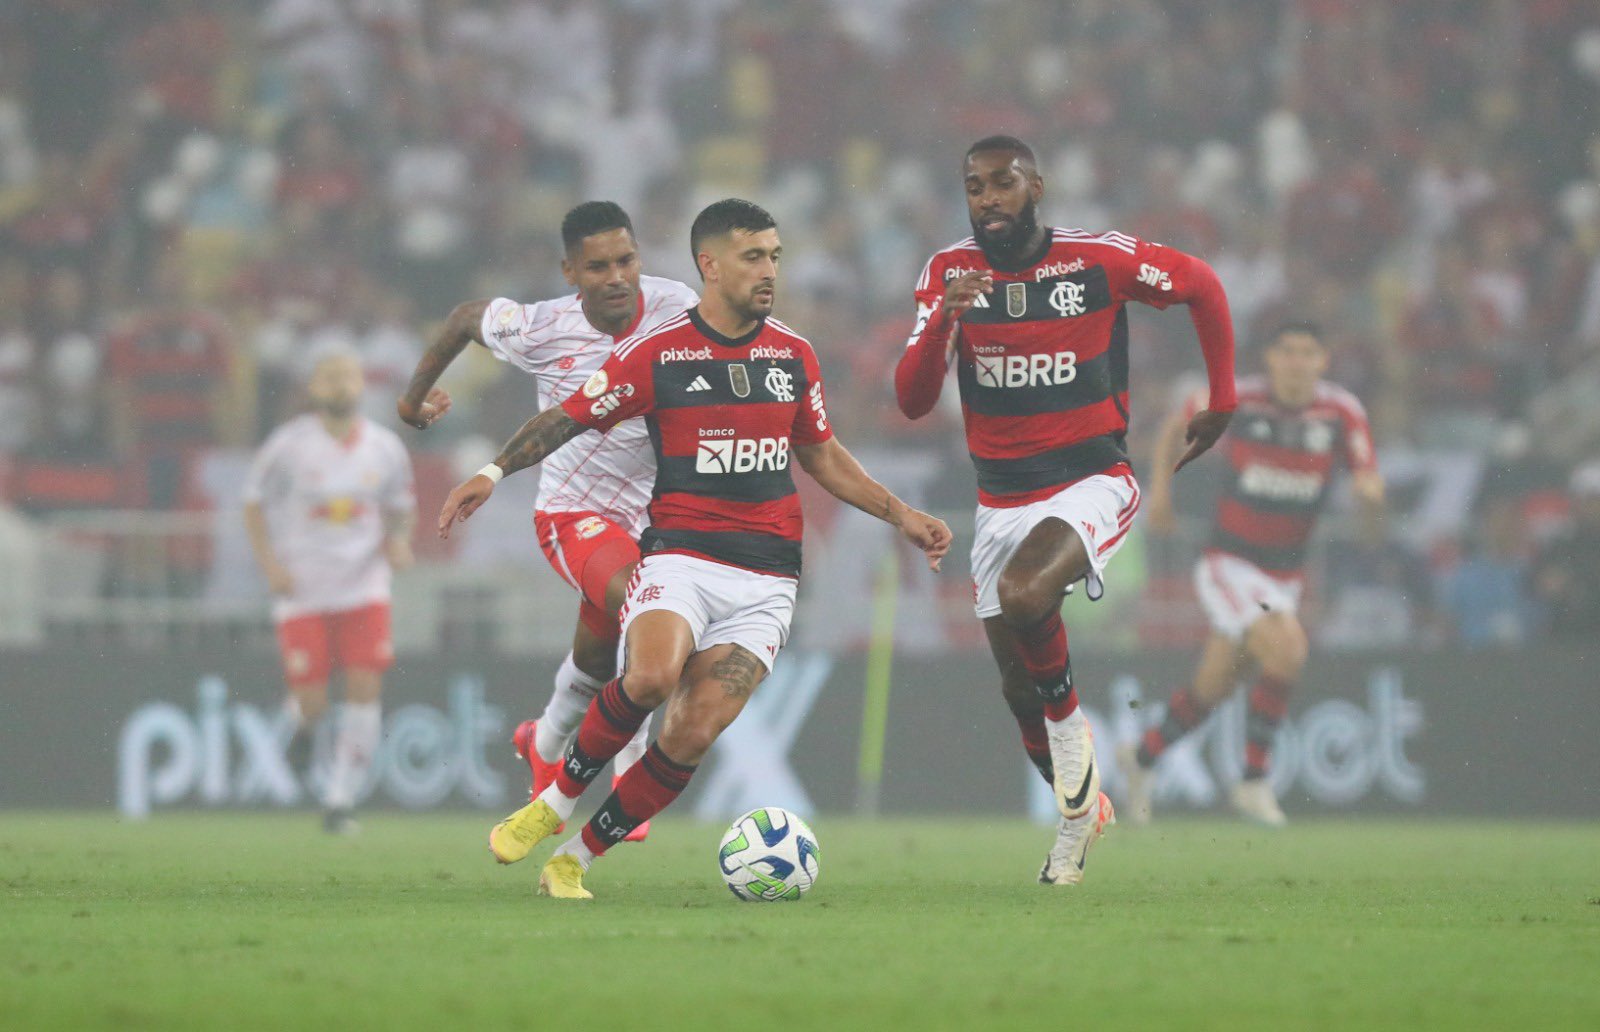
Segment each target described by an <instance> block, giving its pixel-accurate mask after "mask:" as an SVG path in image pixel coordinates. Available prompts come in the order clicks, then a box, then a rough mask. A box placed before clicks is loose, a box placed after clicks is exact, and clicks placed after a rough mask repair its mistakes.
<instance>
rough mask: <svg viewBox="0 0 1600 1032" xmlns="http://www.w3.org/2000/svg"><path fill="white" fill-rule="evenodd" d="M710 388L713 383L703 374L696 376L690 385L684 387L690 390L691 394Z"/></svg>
mask: <svg viewBox="0 0 1600 1032" xmlns="http://www.w3.org/2000/svg"><path fill="white" fill-rule="evenodd" d="M710 389H711V385H710V384H709V383H707V382H706V378H705V377H703V376H697V377H695V378H694V379H693V380H691V381H690V382H689V386H688V387H685V388H684V390H686V391H688V392H689V393H690V394H693V393H694V392H695V391H709V390H710Z"/></svg>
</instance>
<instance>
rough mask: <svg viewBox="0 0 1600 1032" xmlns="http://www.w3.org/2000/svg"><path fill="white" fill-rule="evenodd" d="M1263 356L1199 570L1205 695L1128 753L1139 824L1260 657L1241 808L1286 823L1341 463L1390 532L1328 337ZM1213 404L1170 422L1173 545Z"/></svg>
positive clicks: (1165, 520)
mask: <svg viewBox="0 0 1600 1032" xmlns="http://www.w3.org/2000/svg"><path fill="white" fill-rule="evenodd" d="M1262 357H1263V360H1264V362H1265V365H1266V370H1267V371H1266V375H1265V376H1251V377H1246V378H1245V379H1243V380H1241V381H1240V382H1239V391H1238V393H1239V407H1238V409H1237V410H1236V412H1235V415H1234V421H1233V427H1232V429H1231V430H1230V431H1229V432H1228V434H1227V436H1226V437H1225V438H1223V442H1222V447H1221V449H1220V451H1221V452H1222V454H1223V456H1224V458H1225V460H1226V462H1227V474H1226V475H1227V486H1226V489H1225V490H1224V491H1223V492H1222V495H1221V498H1220V500H1219V501H1218V503H1217V513H1216V518H1215V521H1214V522H1213V524H1212V531H1211V539H1210V542H1209V543H1208V544H1207V546H1206V548H1205V551H1204V554H1203V555H1202V556H1201V558H1200V562H1199V564H1198V565H1196V567H1195V571H1194V584H1195V591H1196V592H1197V593H1198V594H1199V596H1200V604H1201V606H1202V607H1203V608H1204V609H1205V612H1206V616H1207V618H1208V619H1209V620H1210V622H1211V636H1210V638H1209V639H1207V641H1206V644H1205V649H1204V651H1203V652H1202V653H1201V656H1200V664H1199V667H1198V669H1196V671H1195V675H1194V684H1193V685H1191V686H1190V687H1189V688H1186V689H1179V690H1178V691H1176V692H1174V693H1173V694H1172V698H1171V699H1170V700H1168V702H1167V713H1166V716H1165V717H1164V718H1163V719H1162V721H1161V724H1160V725H1159V726H1157V727H1153V728H1151V729H1150V730H1149V731H1148V732H1147V733H1146V734H1145V737H1144V741H1143V742H1142V743H1140V745H1139V746H1138V748H1137V749H1135V748H1134V746H1133V744H1132V743H1131V742H1130V743H1124V744H1123V745H1122V746H1120V747H1119V748H1118V756H1117V762H1118V765H1119V766H1120V767H1121V768H1122V770H1123V771H1124V772H1125V773H1126V774H1127V775H1128V802H1129V804H1130V806H1131V808H1132V810H1133V820H1134V822H1135V823H1136V824H1144V823H1148V822H1149V820H1150V796H1151V788H1152V782H1153V780H1154V778H1153V773H1152V769H1151V768H1152V767H1153V766H1154V765H1155V762H1156V759H1157V758H1158V757H1160V755H1161V754H1162V753H1163V752H1165V751H1166V750H1167V748H1168V747H1169V746H1171V745H1172V743H1173V742H1175V741H1177V740H1178V739H1179V738H1182V737H1183V736H1184V735H1185V734H1188V733H1189V732H1190V731H1192V730H1194V729H1195V728H1196V727H1198V726H1199V725H1200V723H1201V722H1202V721H1204V720H1205V718H1206V716H1207V715H1209V714H1210V712H1211V711H1212V710H1213V709H1214V708H1216V706H1217V705H1218V704H1219V703H1221V702H1222V700H1224V699H1226V698H1227V697H1228V695H1229V694H1231V693H1232V692H1233V690H1234V686H1235V684H1236V683H1237V678H1238V676H1239V673H1240V670H1241V668H1242V666H1243V664H1244V661H1245V659H1246V658H1248V659H1251V660H1253V661H1254V662H1255V664H1256V666H1257V667H1258V668H1259V670H1260V674H1259V677H1258V679H1257V681H1256V683H1255V687H1253V688H1252V689H1251V690H1250V694H1249V697H1248V698H1249V715H1248V717H1247V718H1246V722H1245V764H1244V778H1243V779H1242V780H1240V781H1239V782H1237V783H1236V784H1235V785H1234V786H1233V793H1232V796H1233V799H1232V801H1233V805H1234V808H1235V809H1237V810H1238V811H1239V813H1241V814H1243V815H1244V816H1245V817H1246V818H1248V819H1250V820H1252V821H1255V822H1257V823H1260V824H1265V825H1268V826H1270V827H1280V826H1282V825H1283V824H1284V815H1283V810H1282V809H1281V808H1280V807H1279V806H1278V800H1277V798H1276V797H1275V796H1274V795H1273V792H1272V785H1271V783H1270V782H1269V781H1268V780H1267V765H1268V761H1269V758H1270V754H1271V749H1272V740H1273V737H1274V735H1276V733H1277V730H1278V725H1279V724H1280V723H1282V722H1283V717H1284V713H1285V711H1286V710H1287V709H1288V705H1289V692H1290V689H1291V688H1292V687H1293V685H1294V683H1295V682H1296V681H1297V680H1299V678H1300V672H1301V670H1302V669H1303V668H1304V667H1305V662H1306V632H1305V630H1304V629H1303V628H1302V627H1301V626H1300V620H1299V618H1298V617H1297V616H1296V614H1295V608H1296V605H1297V604H1298V602H1299V600H1300V589H1301V584H1302V580H1303V577H1304V566H1305V552H1306V543H1307V541H1308V540H1309V539H1310V537H1311V530H1312V528H1313V527H1314V526H1315V525H1316V522H1317V514H1318V513H1319V512H1321V510H1322V506H1323V502H1324V501H1325V500H1326V499H1327V495H1328V486H1329V484H1330V483H1331V481H1332V479H1333V473H1334V469H1335V466H1336V464H1338V463H1341V462H1342V463H1343V464H1345V465H1346V466H1348V467H1349V469H1350V472H1351V486H1352V488H1353V489H1354V491H1355V495H1356V498H1357V499H1358V501H1359V502H1360V503H1361V505H1362V507H1363V509H1364V510H1365V512H1364V516H1365V517H1366V518H1365V520H1364V521H1363V522H1364V525H1365V527H1366V529H1367V532H1368V533H1372V534H1376V533H1378V532H1379V529H1378V528H1379V517H1380V516H1381V513H1382V507H1383V478H1382V477H1381V476H1380V475H1379V473H1378V467H1377V457H1376V455H1375V454H1374V452H1373V448H1372V432H1371V430H1370V429H1369V428H1368V426H1367V416H1366V412H1365V411H1364V410H1363V409H1362V407H1361V402H1359V401H1357V400H1356V398H1355V396H1354V395H1352V394H1351V393H1350V392H1349V391H1347V390H1345V389H1344V388H1342V387H1338V386H1335V385H1334V384H1331V383H1328V382H1327V381H1325V380H1323V379H1322V375H1323V373H1325V372H1326V371H1327V368H1328V348H1327V345H1326V344H1325V343H1324V342H1323V338H1322V334H1321V333H1320V332H1319V331H1318V330H1317V328H1316V327H1314V326H1311V325H1310V324H1307V323H1292V324H1289V325H1286V326H1284V327H1283V328H1281V329H1280V330H1278V331H1277V333H1276V334H1275V335H1274V336H1273V337H1272V339H1271V341H1270V342H1269V343H1268V344H1267V347H1266V350H1265V352H1264V354H1263V356H1262ZM1199 404H1200V399H1198V398H1197V397H1193V396H1191V397H1190V398H1189V399H1188V400H1187V403H1186V404H1185V405H1184V406H1183V407H1182V408H1180V409H1179V410H1178V411H1177V412H1174V413H1173V414H1172V416H1171V417H1170V418H1169V419H1168V420H1167V423H1166V425H1165V426H1164V427H1163V428H1162V431H1161V436H1160V439H1159V440H1158V441H1157V444H1156V452H1155V461H1154V469H1153V470H1152V472H1151V476H1150V525H1151V528H1152V529H1153V530H1155V531H1156V532H1157V533H1170V532H1171V531H1172V529H1173V528H1174V525H1175V520H1174V517H1173V510H1172V476H1171V474H1170V473H1169V472H1168V470H1167V464H1168V463H1170V462H1171V461H1172V457H1173V456H1174V455H1176V454H1177V452H1178V449H1179V448H1180V447H1181V446H1182V438H1183V432H1184V426H1185V425H1186V424H1187V422H1188V421H1189V420H1190V419H1191V418H1192V417H1193V413H1194V412H1195V411H1196V409H1197V407H1198V405H1199Z"/></svg>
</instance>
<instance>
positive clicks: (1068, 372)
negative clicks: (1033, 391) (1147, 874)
mask: <svg viewBox="0 0 1600 1032" xmlns="http://www.w3.org/2000/svg"><path fill="white" fill-rule="evenodd" d="M972 364H973V368H974V371H975V372H976V373H977V377H978V386H980V387H994V388H997V389H998V388H1006V387H1060V386H1062V385H1063V384H1069V383H1071V382H1072V381H1073V380H1076V379H1077V378H1078V356H1077V353H1076V352H1072V351H1058V352H1056V353H1055V354H1053V355H1051V354H1044V355H993V356H986V355H976V354H975V355H973V356H972Z"/></svg>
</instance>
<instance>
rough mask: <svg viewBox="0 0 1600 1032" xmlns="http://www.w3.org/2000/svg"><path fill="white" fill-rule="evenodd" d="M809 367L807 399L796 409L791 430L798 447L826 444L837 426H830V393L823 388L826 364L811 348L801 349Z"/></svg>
mask: <svg viewBox="0 0 1600 1032" xmlns="http://www.w3.org/2000/svg"><path fill="white" fill-rule="evenodd" d="M800 356H801V360H802V361H803V362H804V363H805V371H806V396H805V397H804V398H802V399H800V405H799V407H798V408H796V409H795V413H794V425H793V426H791V427H790V428H789V439H790V440H791V441H792V442H793V443H794V444H795V446H797V447H798V446H801V445H807V444H822V443H824V442H826V441H828V440H829V439H830V438H832V437H833V425H832V424H831V423H829V422H828V399H827V390H826V388H824V387H823V386H822V363H820V362H818V361H817V353H816V352H815V351H812V350H811V345H809V344H807V345H806V346H805V347H803V348H801V349H800Z"/></svg>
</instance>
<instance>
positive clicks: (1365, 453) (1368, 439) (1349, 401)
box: [1340, 394, 1378, 473]
mask: <svg viewBox="0 0 1600 1032" xmlns="http://www.w3.org/2000/svg"><path fill="white" fill-rule="evenodd" d="M1340 401H1341V403H1342V407H1343V408H1344V435H1343V439H1342V440H1341V441H1340V445H1341V451H1342V452H1343V453H1344V460H1345V462H1346V463H1348V464H1349V466H1350V472H1352V473H1372V472H1375V471H1376V470H1377V468H1378V450H1377V448H1375V447H1374V446H1373V443H1372V424H1370V423H1369V422H1367V410H1366V408H1365V406H1363V405H1362V404H1361V402H1360V401H1359V400H1358V399H1357V398H1356V396H1355V395H1353V394H1347V395H1345V396H1344V397H1342V398H1341V399H1340Z"/></svg>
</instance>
